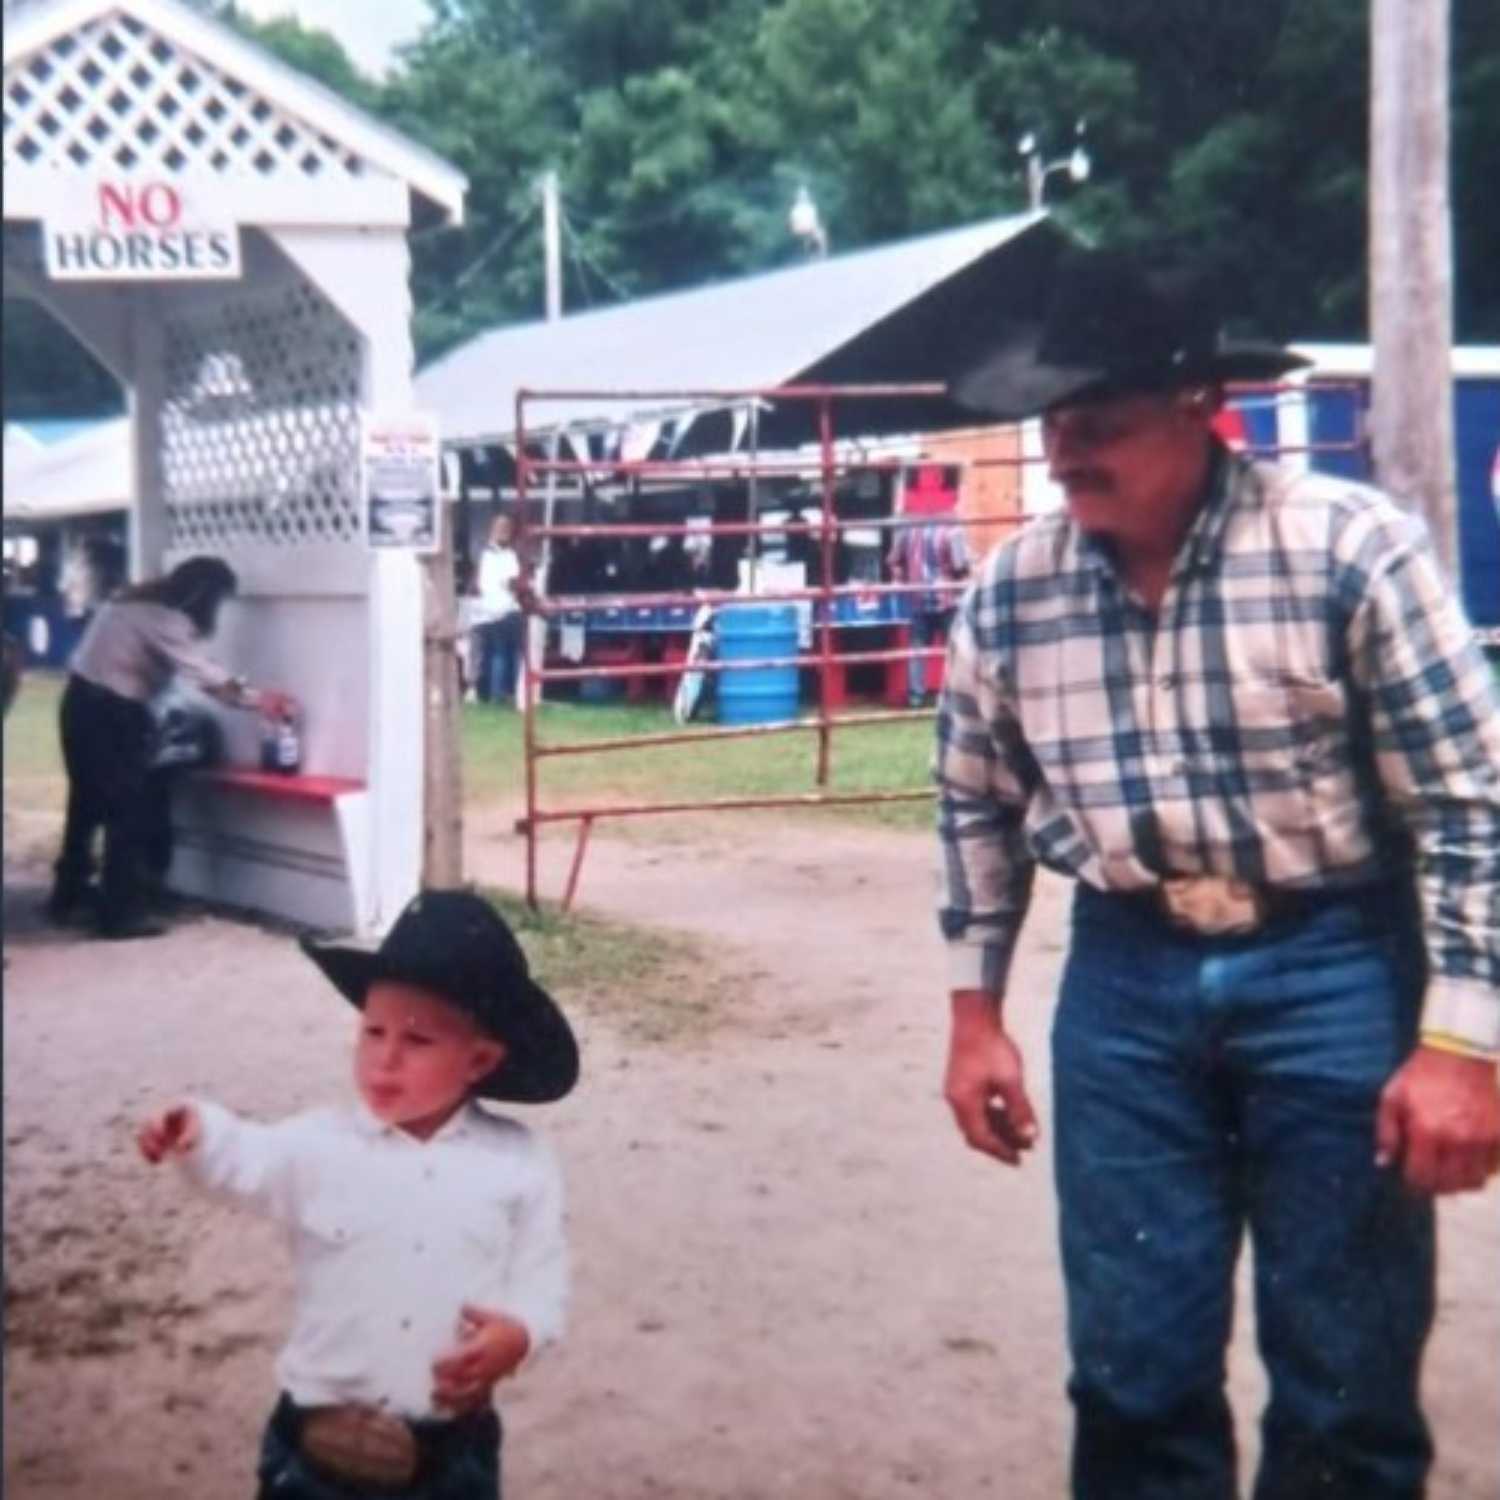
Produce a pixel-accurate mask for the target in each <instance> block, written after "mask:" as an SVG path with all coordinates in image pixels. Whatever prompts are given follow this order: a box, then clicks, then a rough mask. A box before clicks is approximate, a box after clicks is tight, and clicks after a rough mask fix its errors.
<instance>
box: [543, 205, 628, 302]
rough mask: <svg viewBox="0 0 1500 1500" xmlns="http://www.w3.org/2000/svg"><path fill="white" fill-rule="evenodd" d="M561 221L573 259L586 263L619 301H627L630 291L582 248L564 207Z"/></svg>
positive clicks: (581, 242)
mask: <svg viewBox="0 0 1500 1500" xmlns="http://www.w3.org/2000/svg"><path fill="white" fill-rule="evenodd" d="M559 207H561V205H559ZM562 221H563V229H564V230H565V232H566V233H567V235H568V240H569V244H570V246H571V247H572V251H573V258H574V260H575V261H577V262H578V264H579V266H580V267H582V266H583V265H584V264H585V263H586V264H587V265H588V267H589V268H590V270H592V271H593V273H594V275H596V276H597V277H598V278H599V279H600V281H602V282H603V283H604V284H605V286H607V287H608V288H609V289H610V291H612V292H613V293H614V294H615V296H616V297H618V298H619V299H620V301H622V302H628V301H629V300H630V293H629V292H628V291H626V290H625V288H624V287H623V286H621V285H620V283H619V282H618V281H616V280H615V279H614V277H613V276H611V275H610V274H609V272H608V271H606V270H605V269H604V267H603V266H601V265H600V264H599V262H598V261H597V260H595V259H594V257H593V256H592V255H590V254H589V253H588V251H587V250H586V249H584V245H583V240H582V239H581V238H580V236H579V234H578V231H577V230H576V229H575V228H574V227H573V221H572V218H571V217H570V216H569V214H568V212H567V210H566V209H565V208H563V209H562Z"/></svg>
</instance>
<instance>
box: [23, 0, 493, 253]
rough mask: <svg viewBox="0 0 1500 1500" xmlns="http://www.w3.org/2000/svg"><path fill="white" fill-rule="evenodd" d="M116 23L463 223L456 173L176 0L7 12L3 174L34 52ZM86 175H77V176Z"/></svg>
mask: <svg viewBox="0 0 1500 1500" xmlns="http://www.w3.org/2000/svg"><path fill="white" fill-rule="evenodd" d="M114 17H129V18H130V19H132V20H133V21H134V22H136V23H137V24H138V25H140V26H143V27H145V28H147V29H149V30H150V31H153V32H155V33H156V34H157V35H159V36H160V37H161V38H163V39H164V40H165V41H167V42H168V43H169V44H170V45H171V46H172V47H174V48H178V49H181V50H183V51H186V52H188V53H191V54H193V55H194V56H196V57H198V58H200V59H201V60H202V61H203V62H204V63H206V64H208V65H209V66H210V67H211V68H213V69H216V70H217V71H219V72H221V73H223V74H225V75H227V76H228V77H229V78H232V79H234V80H235V81H236V82H238V83H239V84H241V85H243V86H244V87H245V88H247V89H250V90H253V91H255V92H256V93H258V94H260V95H262V96H263V97H264V98H265V99H266V100H268V101H269V102H270V103H272V104H274V105H275V106H277V107H279V108H280V109H281V110H284V111H285V112H286V113H287V114H288V115H291V116H293V117H294V118H295V119H297V120H299V121H301V122H302V123H304V124H305V125H306V126H307V127H309V129H310V130H312V131H313V132H315V133H316V134H317V135H319V136H324V137H328V138H331V139H332V140H333V141H335V142H337V143H338V144H339V145H340V146H341V147H343V148H344V149H346V150H348V151H350V152H352V153H354V154H355V155H356V156H357V157H359V158H360V159H362V160H363V161H366V162H368V163H369V164H370V165H371V166H372V167H374V168H375V169H377V170H378V171H381V172H385V173H388V174H389V175H390V176H392V177H395V178H397V179H399V180H400V181H402V182H405V183H406V184H407V186H408V187H409V188H410V189H411V190H412V192H413V193H415V194H416V195H417V196H418V198H419V199H421V200H424V201H425V202H426V203H427V204H429V205H430V206H431V207H432V208H435V209H436V210H437V211H438V214H439V215H440V217H441V218H443V219H445V220H447V221H448V222H450V223H455V224H457V223H461V222H462V221H463V205H464V193H465V191H466V189H467V186H468V181H467V179H466V178H465V176H464V174H463V173H462V172H460V171H459V170H458V168H456V167H455V166H453V165H452V164H451V163H449V162H447V161H444V160H443V158H442V157H440V156H438V155H437V154H436V153H434V152H432V151H429V150H428V149H427V148H426V147H425V146H422V145H419V144H418V143H417V142H415V141H413V140H411V139H409V138H408V137H407V136H405V135H402V134H401V133H400V132H399V131H396V130H393V129H391V128H390V127H389V126H388V125H385V124H383V123H381V122H380V121H379V120H376V119H374V118H373V117H372V116H371V115H369V114H367V113H366V112H365V111H364V110H362V109H359V108H358V107H357V106H355V105H353V104H351V103H350V102H349V101H348V100H347V99H344V98H342V97H341V96H340V95H338V94H336V93H334V91H333V90H332V89H329V88H325V87H324V86H323V85H322V84H321V83H318V82H316V81H315V80H314V79H311V78H309V77H308V76H307V75H306V74H304V73H300V72H298V71H297V70H296V69H295V68H291V67H289V66H287V64H285V63H283V62H282V61H281V60H280V59H279V58H277V57H275V56H274V55H273V54H272V53H270V52H269V51H267V50H266V49H265V48H264V47H261V46H260V45H258V44H257V43H255V42H253V41H251V40H250V39H249V38H247V37H243V36H241V35H240V34H239V33H238V32H235V31H233V30H231V29H230V28H229V27H228V26H225V25H224V24H223V23H222V22H219V21H216V20H213V19H212V18H211V17H208V16H204V15H200V14H198V13H197V12H195V11H192V10H189V9H188V8H187V7H186V6H185V5H182V4H181V3H179V0H28V3H22V4H14V5H8V6H7V7H6V10H5V48H4V56H5V80H6V90H7V100H6V115H7V131H6V135H7V142H6V144H7V150H6V171H7V174H9V173H10V172H12V171H16V170H17V169H19V170H21V171H22V172H24V170H25V167H24V164H23V163H21V162H17V161H12V160H11V151H10V149H9V148H10V144H11V142H10V139H9V137H10V135H11V131H10V128H9V126H10V114H11V101H10V98H9V93H10V89H11V86H12V81H13V79H14V78H15V77H16V75H17V74H18V72H19V71H20V70H21V69H22V68H23V67H24V66H25V64H26V63H27V62H28V60H29V59H31V58H32V57H34V56H35V55H36V54H38V53H42V52H44V51H46V49H48V48H49V47H51V46H53V45H54V44H55V43H57V42H59V41H60V40H62V39H63V38H65V37H68V36H70V35H72V34H74V33H77V32H79V31H82V30H84V29H85V28H87V27H89V26H90V25H93V24H95V23H98V22H104V21H108V20H110V19H111V18H114ZM87 170H88V169H82V171H81V172H80V175H84V174H85V173H86V172H87Z"/></svg>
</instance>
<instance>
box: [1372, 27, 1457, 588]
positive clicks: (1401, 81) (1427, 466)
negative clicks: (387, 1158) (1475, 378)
mask: <svg viewBox="0 0 1500 1500" xmlns="http://www.w3.org/2000/svg"><path fill="white" fill-rule="evenodd" d="M1449 4H1450V0H1373V3H1372V5H1371V7H1370V85H1371V86H1370V333H1371V341H1372V344H1373V349H1374V371H1373V378H1372V386H1373V394H1372V403H1371V426H1372V432H1371V438H1372V450H1373V454H1374V461H1375V478H1376V480H1377V481H1378V482H1379V483H1380V485H1381V486H1382V487H1383V488H1385V489H1388V490H1389V491H1390V492H1391V493H1392V494H1394V495H1395V496H1397V497H1398V498H1399V499H1401V500H1403V501H1406V502H1409V503H1410V504H1412V505H1414V506H1415V507H1416V508H1417V509H1418V510H1419V511H1420V512H1421V513H1422V515H1423V517H1424V518H1425V519H1426V521H1427V524H1428V526H1429V528H1430V529H1431V531H1432V537H1433V542H1434V544H1435V546H1436V549H1437V554H1438V558H1439V560H1440V561H1441V562H1442V564H1443V566H1444V568H1445V569H1446V570H1447V573H1448V576H1449V578H1450V579H1456V578H1457V577H1458V520H1457V516H1458V495H1457V491H1458V481H1457V475H1456V471H1455V466H1454V454H1453V443H1454V438H1453V347H1452V346H1453V225H1452V213H1451V207H1450V203H1449V195H1448V50H1449V21H1450V10H1449Z"/></svg>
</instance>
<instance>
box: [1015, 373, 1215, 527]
mask: <svg viewBox="0 0 1500 1500" xmlns="http://www.w3.org/2000/svg"><path fill="white" fill-rule="evenodd" d="M1216 396H1217V393H1215V392H1206V391H1202V390H1194V391H1191V392H1188V391H1177V392H1173V393H1171V394H1166V395H1140V396H1115V397H1110V398H1107V399H1105V400H1101V401H1083V402H1079V403H1078V404H1077V405H1074V406H1058V407H1053V408H1052V409H1051V410H1050V411H1048V412H1046V413H1044V414H1043V416H1042V446H1043V450H1044V452H1045V453H1046V455H1047V466H1048V471H1049V473H1050V474H1051V476H1052V478H1053V480H1054V481H1055V482H1056V483H1057V484H1058V485H1059V486H1061V488H1062V491H1063V495H1064V497H1065V498H1066V500H1067V504H1068V510H1069V512H1070V513H1071V515H1072V517H1073V519H1074V521H1075V522H1076V523H1077V524H1078V525H1079V526H1080V527H1081V528H1082V529H1083V530H1084V531H1089V532H1095V533H1097V534H1100V535H1105V536H1114V537H1117V538H1120V539H1122V540H1128V539H1130V538H1132V537H1135V536H1138V535H1140V534H1142V533H1143V532H1144V533H1149V531H1150V530H1151V528H1152V523H1153V521H1154V520H1155V519H1156V518H1158V517H1164V516H1165V515H1166V514H1168V513H1171V512H1174V511H1175V510H1176V509H1177V507H1178V506H1179V505H1180V504H1181V503H1182V502H1183V501H1184V500H1185V499H1187V498H1189V497H1190V496H1192V495H1195V494H1196V492H1197V490H1198V488H1199V486H1201V484H1202V480H1203V467H1204V463H1205V460H1206V456H1207V442H1208V435H1209V423H1210V422H1211V420H1212V418H1213V414H1214V412H1215V410H1216V409H1217V406H1218V402H1217V399H1216Z"/></svg>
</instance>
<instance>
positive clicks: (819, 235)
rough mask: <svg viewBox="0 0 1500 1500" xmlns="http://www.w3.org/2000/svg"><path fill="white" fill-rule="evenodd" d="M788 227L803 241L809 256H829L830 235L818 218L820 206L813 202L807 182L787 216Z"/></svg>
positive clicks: (798, 193)
mask: <svg viewBox="0 0 1500 1500" xmlns="http://www.w3.org/2000/svg"><path fill="white" fill-rule="evenodd" d="M786 225H787V228H788V229H790V230H791V231H792V233H793V234H794V235H796V236H797V238H798V239H799V240H801V241H802V243H803V245H804V246H805V247H806V249H807V252H808V254H809V255H818V256H823V255H827V254H828V234H827V232H826V231H825V230H824V228H823V221H822V220H821V219H820V218H819V217H818V205H817V204H816V203H814V202H813V198H812V194H811V193H810V192H808V190H807V184H806V183H805V182H804V183H803V184H802V185H801V187H799V188H798V189H797V196H796V198H795V199H793V201H792V207H791V210H790V212H789V213H788V214H787V216H786Z"/></svg>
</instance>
